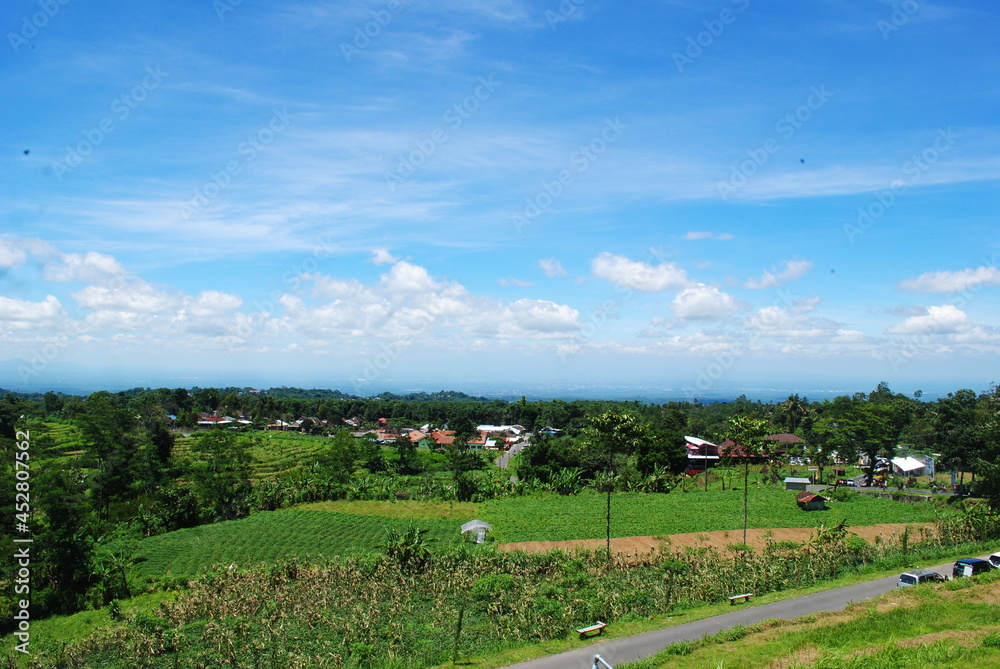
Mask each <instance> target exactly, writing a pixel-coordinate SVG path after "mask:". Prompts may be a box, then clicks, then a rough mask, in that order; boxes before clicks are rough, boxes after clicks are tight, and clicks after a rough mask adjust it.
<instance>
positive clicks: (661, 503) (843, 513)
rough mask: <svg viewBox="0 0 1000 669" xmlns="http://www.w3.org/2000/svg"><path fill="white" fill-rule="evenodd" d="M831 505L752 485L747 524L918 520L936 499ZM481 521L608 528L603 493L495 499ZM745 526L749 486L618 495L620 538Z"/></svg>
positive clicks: (529, 537) (571, 534)
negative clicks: (821, 507) (808, 507)
mask: <svg viewBox="0 0 1000 669" xmlns="http://www.w3.org/2000/svg"><path fill="white" fill-rule="evenodd" d="M829 507H830V508H829V509H828V510H826V511H802V510H800V509H799V508H798V506H797V505H796V503H795V493H793V492H789V491H785V490H781V489H779V488H776V487H766V488H764V487H757V488H751V490H750V503H749V509H750V510H749V517H748V523H747V524H748V526H749V527H759V528H772V527H818V526H820V525H821V524H825V525H826V526H827V527H830V526H833V525H836V524H838V523H840V522H841V521H845V520H846V522H847V524H848V525H878V524H880V523H918V522H925V521H929V520H932V518H933V507H932V506H931V505H930V504H901V503H899V502H894V501H892V500H887V499H880V498H877V497H873V496H868V495H860V494H851V495H849V496H848V497H847V500H846V501H843V502H830V503H829ZM480 509H481V511H480V514H481V517H482V519H483V520H486V521H488V522H489V523H491V524H492V525H493V528H494V531H493V538H494V539H495V540H496V541H498V542H500V543H509V542H517V541H565V540H568V539H594V538H601V537H603V536H604V533H605V525H604V523H605V497H604V496H603V495H598V494H582V495H575V496H569V497H566V496H559V495H544V496H531V497H514V498H507V499H496V500H489V501H487V502H484V503H483V504H481V505H480ZM742 527H743V491H742V490H728V491H725V492H721V491H709V492H691V493H678V492H673V493H669V494H666V495H643V494H625V495H614V496H613V497H612V507H611V534H612V536H614V537H632V536H646V535H652V536H657V535H665V534H678V533H681V532H709V531H713V530H736V529H741V528H742Z"/></svg>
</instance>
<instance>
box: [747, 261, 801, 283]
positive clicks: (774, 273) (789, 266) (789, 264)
mask: <svg viewBox="0 0 1000 669" xmlns="http://www.w3.org/2000/svg"><path fill="white" fill-rule="evenodd" d="M781 262H782V264H784V266H785V268H784V269H783V270H781V271H778V270H777V269H776V268H774V267H772V268H771V269H770V270H764V273H763V274H762V275H761V277H760V278H759V279H752V278H751V279H747V282H746V284H745V285H744V286H743V287H744V288H749V289H751V290H760V289H763V288H777V287H778V286H780V285H782V284H783V283H784V282H785V281H794V280H795V279H798V278H799V277H801V276H802V275H804V274H805V273H806V272H808V271H809V270H810V269H812V266H813V264H812V263H811V262H809V261H808V260H782V261H781Z"/></svg>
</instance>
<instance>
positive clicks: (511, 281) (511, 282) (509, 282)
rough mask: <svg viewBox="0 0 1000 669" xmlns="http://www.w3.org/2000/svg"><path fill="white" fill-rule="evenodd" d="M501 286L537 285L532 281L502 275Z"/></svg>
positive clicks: (521, 286)
mask: <svg viewBox="0 0 1000 669" xmlns="http://www.w3.org/2000/svg"><path fill="white" fill-rule="evenodd" d="M500 285H501V286H517V287H518V288H527V287H528V286H533V285H535V284H534V283H532V282H531V281H524V280H522V279H515V278H514V277H509V278H506V277H500Z"/></svg>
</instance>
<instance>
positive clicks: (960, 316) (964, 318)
mask: <svg viewBox="0 0 1000 669" xmlns="http://www.w3.org/2000/svg"><path fill="white" fill-rule="evenodd" d="M972 328H973V325H972V323H971V322H969V316H968V314H966V313H965V312H964V311H962V310H961V309H959V308H958V307H956V306H955V305H953V304H942V305H940V306H930V307H927V313H925V314H924V315H922V316H911V317H910V318H907V319H906V320H905V321H903V322H902V323H899V324H897V325H893V326H892V327H890V328H887V329H886V332H887V333H888V334H905V335H912V334H955V333H960V332H967V331H968V330H971V329H972Z"/></svg>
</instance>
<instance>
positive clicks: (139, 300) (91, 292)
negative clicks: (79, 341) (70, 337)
mask: <svg viewBox="0 0 1000 669" xmlns="http://www.w3.org/2000/svg"><path fill="white" fill-rule="evenodd" d="M70 297H72V298H73V299H74V300H76V303H77V304H79V305H80V306H81V307H84V308H86V309H93V310H94V311H121V312H135V313H145V314H155V313H165V312H167V311H170V310H172V309H174V308H176V307H177V306H178V300H177V299H176V298H174V297H172V296H169V295H166V294H165V293H162V292H160V291H158V290H156V289H155V288H153V287H152V286H151V285H149V284H148V283H146V282H144V281H134V282H131V283H128V284H122V285H115V286H110V287H108V286H87V287H86V288H84V289H82V290H78V291H76V292H74V293H71V294H70Z"/></svg>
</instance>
